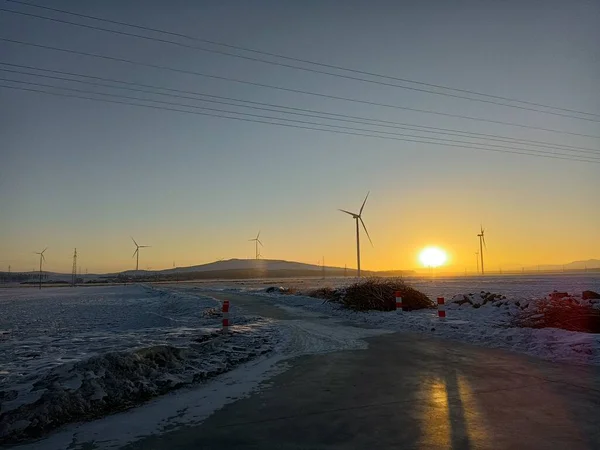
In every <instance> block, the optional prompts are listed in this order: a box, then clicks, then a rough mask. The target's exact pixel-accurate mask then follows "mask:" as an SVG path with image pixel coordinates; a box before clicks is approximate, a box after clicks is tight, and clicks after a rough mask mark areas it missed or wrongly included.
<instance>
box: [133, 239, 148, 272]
mask: <svg viewBox="0 0 600 450" xmlns="http://www.w3.org/2000/svg"><path fill="white" fill-rule="evenodd" d="M129 237H131V236H129ZM131 240H132V241H133V243H134V244H135V251H134V252H133V255H132V256H131V257H132V258H133V257H134V256H136V257H137V258H136V260H135V271H136V272H137V271H138V269H139V267H140V248H148V247H150V245H138V243H137V242H135V239H134V238H133V237H131Z"/></svg>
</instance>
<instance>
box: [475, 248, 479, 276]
mask: <svg viewBox="0 0 600 450" xmlns="http://www.w3.org/2000/svg"><path fill="white" fill-rule="evenodd" d="M475 262H476V263H477V274H478V275H479V252H475Z"/></svg>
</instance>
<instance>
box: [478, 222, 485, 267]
mask: <svg viewBox="0 0 600 450" xmlns="http://www.w3.org/2000/svg"><path fill="white" fill-rule="evenodd" d="M480 229H481V233H479V234H478V235H477V237H478V238H479V256H480V258H481V275H484V274H485V272H484V270H483V248H484V247H485V249H486V250H487V245H486V244H485V230H484V229H483V225H480Z"/></svg>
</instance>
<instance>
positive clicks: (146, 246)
mask: <svg viewBox="0 0 600 450" xmlns="http://www.w3.org/2000/svg"><path fill="white" fill-rule="evenodd" d="M149 247H152V246H151V245H140V248H149Z"/></svg>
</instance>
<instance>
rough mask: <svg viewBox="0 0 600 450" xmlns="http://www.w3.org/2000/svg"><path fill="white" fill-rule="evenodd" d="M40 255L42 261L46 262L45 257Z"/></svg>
mask: <svg viewBox="0 0 600 450" xmlns="http://www.w3.org/2000/svg"><path fill="white" fill-rule="evenodd" d="M41 255H42V261H44V262H46V257H45V256H44V254H43V253H41Z"/></svg>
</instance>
